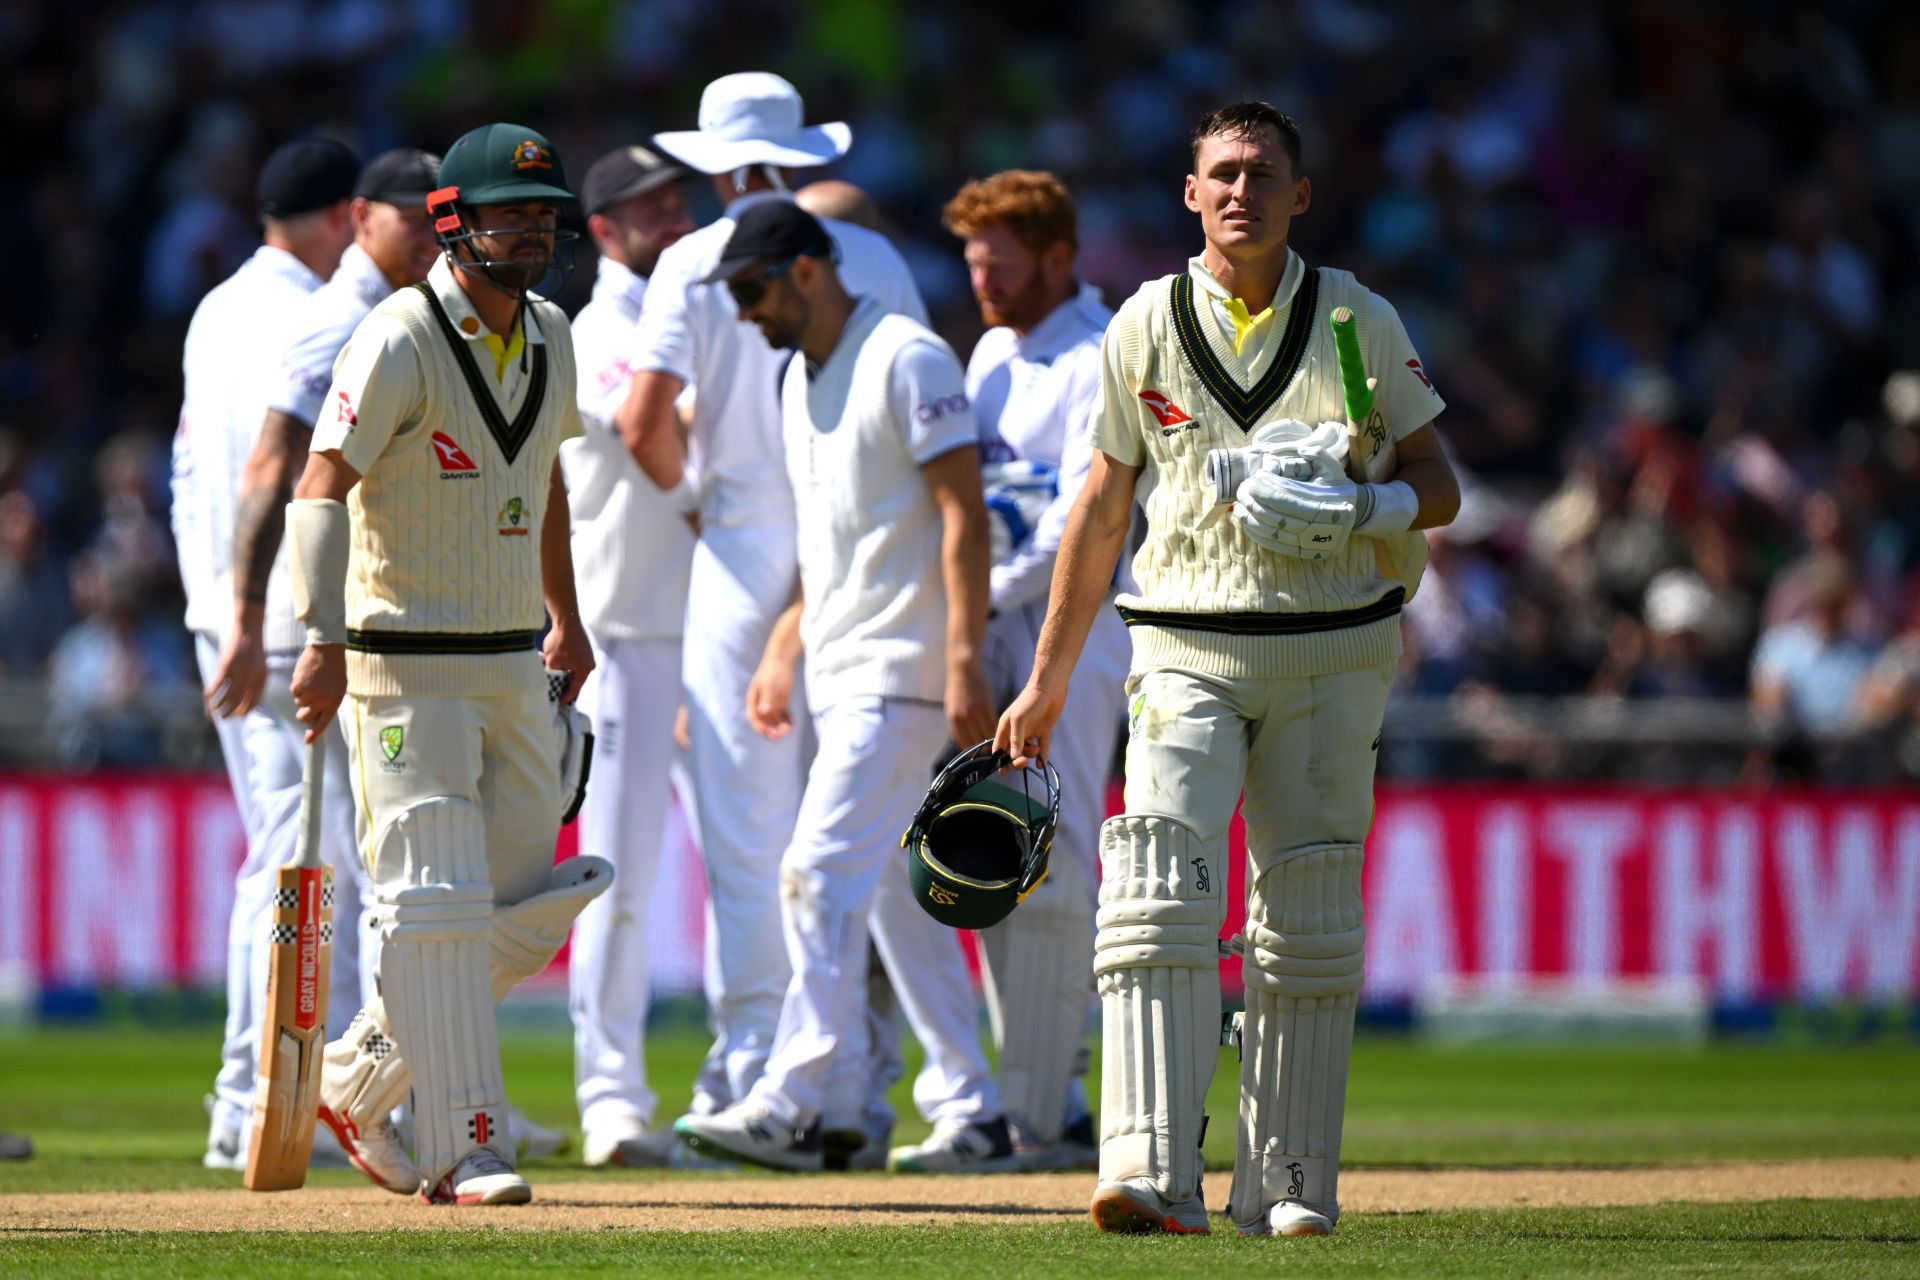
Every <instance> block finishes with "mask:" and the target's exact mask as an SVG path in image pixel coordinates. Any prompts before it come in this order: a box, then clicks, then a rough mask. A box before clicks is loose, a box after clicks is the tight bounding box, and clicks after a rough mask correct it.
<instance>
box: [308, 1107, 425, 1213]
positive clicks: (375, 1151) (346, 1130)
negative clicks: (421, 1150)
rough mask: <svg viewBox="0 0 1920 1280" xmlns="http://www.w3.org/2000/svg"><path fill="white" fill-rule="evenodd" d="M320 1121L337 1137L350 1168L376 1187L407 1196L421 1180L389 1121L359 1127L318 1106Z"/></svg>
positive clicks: (343, 1116) (417, 1169)
mask: <svg viewBox="0 0 1920 1280" xmlns="http://www.w3.org/2000/svg"><path fill="white" fill-rule="evenodd" d="M320 1123H321V1124H323V1125H325V1126H327V1128H328V1130H330V1131H331V1132H332V1134H333V1136H334V1137H335V1138H337V1139H339V1142H340V1149H341V1150H342V1151H345V1152H346V1153H347V1159H348V1160H349V1161H350V1162H352V1164H353V1167H354V1168H356V1169H358V1170H359V1171H360V1172H362V1173H364V1174H366V1175H367V1177H369V1178H371V1179H372V1180H373V1184H374V1185H375V1186H377V1187H381V1188H384V1189H385V1190H388V1191H391V1192H393V1193H394V1194H395V1195H401V1196H410V1195H412V1194H413V1193H414V1192H416V1191H418V1190H419V1189H420V1184H421V1183H422V1182H423V1181H425V1179H423V1178H422V1177H421V1175H420V1169H419V1167H418V1166H417V1165H415V1164H414V1163H413V1157H412V1156H410V1155H408V1154H407V1149H406V1147H405V1146H403V1145H401V1142H400V1131H399V1130H398V1129H397V1128H395V1127H394V1124H393V1122H392V1121H391V1120H382V1121H381V1122H380V1123H379V1124H374V1125H368V1126H367V1127H366V1128H365V1129H362V1128H360V1127H359V1126H357V1125H356V1124H354V1122H353V1121H352V1120H349V1119H348V1118H347V1117H346V1116H345V1115H343V1114H341V1113H339V1112H335V1111H333V1110H331V1109H329V1108H327V1107H324V1106H323V1107H321V1108H320Z"/></svg>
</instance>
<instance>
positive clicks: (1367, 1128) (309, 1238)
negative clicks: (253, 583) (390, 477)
mask: <svg viewBox="0 0 1920 1280" xmlns="http://www.w3.org/2000/svg"><path fill="white" fill-rule="evenodd" d="M217 1048H218V1032H217V1030H216V1029H215V1028H212V1027H208V1028H205V1029H202V1030H196V1031H150V1030H145V1029H136V1028H132V1027H113V1028H108V1029H87V1030H43V1031H35V1032H32V1033H25V1034H5V1035H0V1129H9V1130H15V1131H21V1132H26V1133H28V1134H31V1135H32V1136H33V1138H34V1140H35V1142H36V1143H37V1145H38V1147H39V1153H38V1154H37V1155H36V1157H35V1158H34V1159H33V1160H30V1161H26V1162H21V1163H16V1164H0V1196H5V1195H7V1194H9V1193H14V1194H17V1193H34V1192H86V1191H99V1192H103V1193H109V1194H110V1193H111V1192H113V1191H115V1190H140V1191H152V1190H167V1189H181V1190H191V1189H205V1190H212V1189H231V1188H236V1187H237V1186H238V1184H239V1176H238V1175H237V1174H234V1173H216V1172H209V1171H206V1170H202V1169H201V1168H200V1167H199V1165H198V1157H199V1153H200V1151H201V1148H202V1145H203V1143H204V1140H205V1117H204V1115H203V1113H202V1111H201V1108H200V1097H201V1095H202V1094H203V1093H204V1092H205V1091H206V1089H207V1086H208V1082H209V1080H210V1079H211V1075H212V1069H213V1066H214V1061H215V1057H216V1054H217ZM504 1048H505V1052H506V1066H507V1079H508V1088H509V1091H510V1093H511V1094H512V1096H513V1097H514V1099H515V1100H516V1101H517V1102H518V1103H519V1104H520V1105H521V1106H523V1107H524V1108H525V1109H526V1110H527V1111H528V1112H530V1113H531V1114H532V1115H533V1116H534V1117H535V1118H536V1119H538V1120H541V1121H543V1122H545V1123H548V1124H555V1125H562V1126H569V1127H570V1126H571V1124H572V1122H573V1118H574V1113H573V1107H572V1100H571V1093H572V1061H571V1047H570V1045H569V1044H568V1043H567V1041H566V1040H565V1039H564V1038H561V1037H558V1036H528V1035H524V1034H522V1035H509V1036H507V1038H506V1040H505V1044H504ZM704 1048H705V1043H704V1038H703V1037H702V1036H701V1035H700V1034H699V1033H698V1032H696V1031H694V1030H692V1029H683V1030H675V1031H670V1032H667V1033H665V1034H662V1035H660V1036H657V1037H656V1038H655V1041H654V1043H653V1045H652V1047H651V1052H650V1058H651V1061H652V1064H653V1067H654V1071H655V1075H656V1083H657V1087H659V1089H660V1092H661V1094H662V1102H661V1107H662V1115H663V1116H665V1115H672V1114H674V1113H675V1111H676V1109H677V1108H678V1107H680V1106H681V1105H683V1104H684V1103H685V1101H686V1098H687V1094H688V1089H689V1085H690V1082H691V1080H692V1078H693V1073H694V1071H695V1069H696V1067H697V1065H698V1062H699V1058H700V1055H701V1053H702V1052H703V1050H704ZM1223 1058H1224V1059H1225V1061H1223V1063H1222V1070H1221V1072H1220V1073H1219V1075H1218V1076H1217V1077H1216V1080H1215V1085H1214V1093H1213V1096H1212V1101H1211V1104H1210V1109H1211V1111H1212V1113H1213V1115H1214V1116H1215V1118H1216V1119H1215V1123H1214V1125H1213V1128H1212V1133H1211V1135H1210V1141H1209V1142H1208V1156H1209V1164H1210V1166H1211V1167H1216V1168H1220V1167H1225V1166H1227V1165H1229V1164H1230V1163H1231V1157H1230V1143H1231V1123H1230V1117H1231V1116H1232V1114H1233V1110H1234V1079H1233V1070H1234V1064H1233V1056H1232V1054H1231V1053H1230V1052H1227V1053H1224V1054H1223ZM1096 1070H1097V1067H1096ZM1915 1080H1920V1050H1916V1048H1915V1047H1913V1046H1912V1045H1911V1044H1876V1045H1860V1046H1849V1047H1833V1048H1822V1047H1812V1046H1802V1047H1788V1048H1768V1047H1757V1046H1755V1047H1748V1046H1720V1047H1714V1048H1711V1049H1708V1050H1705V1051H1702V1052H1698V1053H1673V1052H1667V1051H1658V1052H1655V1051H1643V1050H1601V1051H1574V1050H1546V1049H1538V1050H1484V1049H1481V1050H1436V1049H1425V1048H1422V1047H1421V1046H1419V1045H1418V1044H1416V1043H1412V1042H1409V1041H1406V1040H1402V1039H1394V1038H1363V1039H1362V1041H1361V1042H1360V1044H1359V1045H1357V1046H1356V1049H1355V1052H1354V1059H1353V1077H1352V1085H1351V1090H1350V1097H1349V1110H1348V1122H1347V1142H1346V1154H1347V1164H1348V1165H1349V1166H1350V1167H1354V1168H1365V1167H1369V1166H1371V1167H1375V1168H1378V1167H1381V1166H1403V1167H1404V1166H1416V1167H1418V1166H1435V1167H1438V1166H1481V1167H1499V1166H1515V1165H1597V1164H1602V1165H1616V1164H1627V1165H1651V1164H1668V1163H1699V1162H1715V1161H1731V1160H1784V1159H1789V1158H1819V1157H1839V1156H1906V1157H1909V1158H1911V1157H1913V1156H1915V1155H1916V1154H1920V1090H1917V1089H1916V1088H1915V1087H1914V1081H1915ZM896 1102H897V1104H898V1105H899V1107H900V1109H901V1113H902V1115H903V1117H906V1118H905V1119H903V1121H902V1125H901V1129H900V1132H899V1134H898V1135H897V1137H898V1138H899V1139H900V1140H903V1141H906V1140H912V1139H913V1138H915V1137H917V1136H918V1135H920V1134H921V1133H923V1132H924V1131H925V1125H924V1124H922V1123H920V1122H919V1120H918V1118H917V1117H915V1116H914V1115H913V1112H912V1108H911V1106H910V1105H909V1104H908V1103H907V1101H906V1098H905V1086H904V1085H903V1086H902V1088H901V1090H900V1093H899V1096H897V1097H896ZM529 1172H530V1173H531V1174H532V1176H533V1180H534V1183H535V1187H536V1193H537V1189H538V1188H539V1186H540V1185H541V1184H542V1183H543V1182H544V1183H547V1184H550V1185H551V1184H555V1183H557V1182H560V1181H562V1180H563V1179H564V1180H567V1181H572V1182H581V1181H589V1182H593V1183H595V1184H597V1185H608V1183H605V1182H602V1181H601V1180H602V1179H605V1180H609V1181H618V1180H622V1179H634V1178H636V1176H637V1175H634V1174H629V1173H626V1172H624V1171H618V1170H607V1171H590V1170H583V1169H581V1168H580V1167H579V1165H578V1164H577V1163H574V1162H573V1161H571V1160H568V1159H565V1158H562V1159H559V1160H551V1161H543V1162H538V1163H536V1164H534V1165H532V1166H529ZM653 1176H656V1177H657V1176H661V1175H653ZM669 1176H676V1175H669ZM764 1176H765V1177H768V1178H775V1179H777V1178H779V1177H780V1175H764ZM1216 1177H1218V1175H1216ZM311 1181H312V1183H313V1185H316V1186H322V1187H336V1188H360V1187H364V1185H365V1184H364V1182H362V1181H361V1180H360V1178H359V1176H358V1175H357V1174H353V1173H350V1172H344V1171H321V1172H318V1173H316V1174H315V1175H314V1177H313V1178H312V1180H311ZM984 1181H986V1180H983V1183H984ZM794 1185H796V1186H803V1185H804V1183H803V1182H796V1183H795V1184H794ZM885 1185H887V1180H886V1179H885V1178H884V1177H882V1178H879V1179H877V1180H876V1187H877V1188H878V1187H884V1186H885ZM1795 1189H1797V1190H1802V1191H1804V1192H1805V1193H1806V1194H1808V1195H1815V1196H1817V1195H1819V1194H1820V1193H1821V1188H1820V1187H1819V1186H1818V1185H1806V1186H1802V1187H1799V1188H1795ZM1210 1190H1211V1192H1212V1197H1211V1198H1212V1200H1213V1202H1214V1205H1215V1207H1216V1208H1218V1207H1219V1204H1220V1202H1221V1201H1222V1200H1223V1199H1224V1195H1225V1185H1224V1178H1218V1181H1214V1180H1210ZM1771 1193H1772V1192H1771V1189H1770V1188H1769V1190H1768V1191H1767V1192H1765V1194H1771ZM370 1194H371V1193H370ZM1869 1194H1872V1193H1869ZM381 1203H383V1204H387V1203H394V1202H393V1201H391V1199H390V1198H386V1197H382V1198H381ZM423 1212H425V1211H424V1210H423ZM347 1225H351V1224H347ZM423 1225H430V1224H423ZM653 1225H662V1224H661V1223H659V1222H658V1221H657V1220H656V1221H655V1222H654V1223H653ZM1215 1225H1216V1230H1217V1231H1226V1227H1225V1223H1224V1221H1223V1220H1221V1219H1218V1218H1216V1220H1215ZM476 1226H479V1224H477V1223H476ZM1917 1244H1920V1202H1916V1201H1912V1200H1847V1201H1795V1202H1781V1203H1761V1204H1755V1203H1746V1204H1694V1203H1688V1204H1664V1205H1658V1206H1649V1207H1642V1208H1603V1209H1602V1208H1594V1209H1579V1208H1555V1209H1537V1210H1471V1211H1452V1212H1435V1213H1411V1212H1410V1213H1358V1214H1355V1215H1352V1216H1350V1217H1349V1218H1348V1219H1346V1220H1345V1221H1343V1222H1342V1224H1341V1228H1340V1234H1339V1235H1338V1237H1336V1238H1335V1239H1334V1240H1332V1241H1286V1242H1279V1241H1243V1240H1239V1239H1236V1238H1232V1237H1231V1235H1230V1232H1228V1233H1226V1234H1220V1235H1216V1236H1214V1237H1212V1238H1210V1239H1207V1240H1194V1241H1179V1240H1141V1239H1112V1238H1103V1237H1101V1236H1099V1235H1098V1234H1097V1233H1095V1232H1093V1231H1092V1230H1091V1229H1090V1228H1088V1227H1086V1226H1085V1225H1084V1224H1083V1223H1080V1222H1063V1221H1061V1220H1060V1219H1059V1218H1058V1217H1057V1216H1055V1217H1036V1218H1034V1219H1028V1220H1020V1221H1009V1222H1008V1223H1006V1224H1005V1225H1002V1224H1001V1223H999V1222H992V1223H990V1224H988V1225H984V1226H983V1225H979V1224H974V1225H961V1226H945V1225H939V1226H931V1225H929V1226H914V1227H911V1228H909V1227H874V1226H848V1225H845V1224H836V1223H835V1222H834V1220H833V1214H832V1212H831V1211H823V1212H822V1214H821V1215H820V1223H819V1225H818V1226H817V1227H815V1228H812V1229H808V1230H804V1231H798V1230H769V1231H755V1232H742V1231H725V1232H718V1233H716V1232H649V1233H647V1234H644V1235H641V1234H636V1233H629V1232H623V1231H618V1230H611V1231H609V1230H600V1231H592V1232H588V1231H579V1232H547V1231H524V1232H500V1231H495V1230H491V1229H488V1228H486V1227H484V1226H479V1229H477V1230H475V1229H468V1230H459V1231H441V1230H437V1229H428V1230H423V1231H408V1232H405V1233H378V1234H368V1233H365V1232H364V1230H363V1231H362V1232H361V1233H360V1234H353V1233H348V1234H326V1235H319V1234H303V1233H298V1232H292V1233H290V1232H273V1233H264V1232H262V1233H244V1234H242V1233H227V1232H223V1233H220V1234H204V1233H197V1232H162V1231H154V1232H138V1233H135V1232H127V1231H100V1232H93V1231H87V1230H82V1231H80V1232H78V1233H50V1232H47V1231H43V1230H41V1229H38V1228H33V1227H13V1228H6V1229H0V1274H5V1275H7V1276H9V1277H11V1276H15V1275H40V1274H48V1275H51V1274H70V1273H75V1272H85V1273H87V1274H89V1275H95V1276H99V1275H121V1274H138V1275H196V1276H197V1275H239V1274H257V1273H259V1272H260V1271H262V1270H267V1271H274V1272H314V1273H319V1272H322V1271H325V1272H326V1273H327V1274H331V1275H340V1274H355V1273H359V1272H362V1271H364V1272H365V1273H368V1274H380V1275H395V1274H419V1275H442V1274H445V1275H460V1276H471V1275H472V1274H474V1272H475V1270H476V1267H477V1266H479V1265H482V1264H484V1265H485V1266H486V1267H487V1268H489V1269H506V1268H511V1269H512V1270H513V1271H545V1272H550V1273H554V1274H571V1273H580V1272H589V1271H599V1270H615V1269H618V1270H621V1271H641V1272H653V1271H666V1270H672V1271H674V1272H676V1273H678V1274H681V1275H705V1274H718V1273H723V1272H724V1273H738V1272H742V1271H751V1272H763V1271H765V1272H780V1273H791V1274H801V1275H815V1274H818V1275H831V1276H833V1277H835V1278H836V1280H841V1278H844V1280H855V1278H857V1277H862V1276H867V1275H880V1274H885V1275H890V1276H891V1275H900V1274H942V1275H956V1276H968V1277H971V1276H974V1275H977V1274H978V1273H980V1272H981V1271H983V1270H987V1269H991V1270H993V1271H994V1272H996V1273H1004V1274H1006V1275H1009V1276H1013V1275H1053V1274H1066V1273H1080V1274H1087V1273H1090V1272H1095V1271H1096V1269H1098V1270H1099V1271H1107V1272H1114V1271H1122V1270H1124V1271H1126V1272H1128V1273H1138V1274H1154V1275H1159V1274H1166V1275H1179V1274H1186V1273H1188V1272H1190V1271H1191V1272H1195V1273H1197V1272H1199V1271H1200V1270H1201V1269H1203V1268H1204V1269H1207V1270H1214V1269H1217V1268H1219V1267H1221V1266H1222V1265H1227V1266H1231V1265H1233V1263H1234V1262H1235V1261H1237V1259H1238V1254H1239V1251H1244V1250H1271V1249H1275V1248H1283V1249H1286V1250H1287V1264H1286V1265H1287V1266H1288V1267H1289V1269H1290V1270H1293V1271H1296V1272H1300V1273H1302V1274H1316V1273H1337V1274H1340V1275H1349V1274H1351V1275H1491V1276H1503V1275H1580V1276H1586V1275H1643V1274H1648V1273H1653V1272H1668V1273H1698V1272H1703V1271H1710V1272H1713V1273H1715V1274H1729V1275H1760V1274H1766V1275H1769V1276H1774V1275H1782V1274H1785V1275H1835V1276H1858V1275H1899V1274H1909V1275H1911V1274H1920V1263H1916V1262H1915V1261H1914V1259H1915V1258H1916V1257H1920V1252H1917V1251H1916V1250H1915V1247H1914V1246H1915V1245H1917ZM1223 1250H1226V1251H1232V1252H1234V1253H1235V1255H1236V1256H1235V1257H1234V1258H1227V1257H1223V1256H1222V1252H1221V1251H1223ZM1263 1256H1264V1255H1263ZM343 1264H344V1265H343Z"/></svg>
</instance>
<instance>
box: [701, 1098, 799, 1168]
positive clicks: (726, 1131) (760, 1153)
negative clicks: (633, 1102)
mask: <svg viewBox="0 0 1920 1280" xmlns="http://www.w3.org/2000/svg"><path fill="white" fill-rule="evenodd" d="M673 1131H674V1132H675V1133H677V1134H679V1135H680V1141H682V1142H684V1143H686V1144H687V1145H688V1146H689V1147H692V1148H693V1150H694V1153H695V1154H696V1155H702V1156H706V1157H708V1158H710V1159H714V1160H739V1161H742V1162H744V1163H746V1164H757V1165H760V1166H761V1167H763V1168H767V1169H784V1170H787V1171H789V1172H792V1173H818V1172H819V1171H820V1170H821V1168H822V1167H824V1166H823V1164H822V1160H821V1156H820V1122H819V1121H818V1120H816V1121H814V1122H813V1123H812V1124H810V1125H808V1126H807V1127H806V1128H805V1129H796V1128H794V1127H793V1126H792V1125H791V1124H787V1123H786V1122H784V1121H782V1120H781V1119H780V1118H779V1117H777V1116H775V1115H774V1114H773V1113H772V1112H770V1111H768V1110H767V1109H766V1108H765V1107H763V1106H761V1105H760V1104H759V1103H757V1102H736V1103H734V1104H733V1105H732V1106H730V1107H728V1108H727V1109H726V1110H725V1111H721V1112H719V1113H717V1114H715V1115H710V1116H681V1117H680V1118H679V1119H678V1120H676V1121H674V1122H673Z"/></svg>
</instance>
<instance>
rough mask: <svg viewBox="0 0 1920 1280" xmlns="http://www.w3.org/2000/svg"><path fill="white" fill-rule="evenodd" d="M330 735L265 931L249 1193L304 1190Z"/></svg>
mask: <svg viewBox="0 0 1920 1280" xmlns="http://www.w3.org/2000/svg"><path fill="white" fill-rule="evenodd" d="M326 765H327V747H326V740H325V736H324V735H320V736H317V737H316V738H315V740H314V741H312V742H309V743H308V744H307V761H306V769H305V772H304V773H303V774H302V775H301V778H300V843H299V845H298V852H297V854H296V856H295V857H294V860H293V865H292V866H290V867H283V868H281V869H280V871H279V873H278V875H277V877H276V880H275V884H274V893H273V913H272V920H271V922H270V923H269V924H268V926H267V929H268V934H267V936H268V947H269V953H268V959H267V1013H266V1019H265V1021H264V1023H263V1024H262V1026H261V1028H260V1053H259V1066H258V1071H259V1074H258V1076H257V1077H256V1078H255V1080H254V1087H253V1132H252V1135H251V1141H250V1142H249V1144H248V1147H247V1172H246V1175H245V1179H244V1181H245V1183H246V1186H247V1189H248V1190H249V1191H291V1190H293V1189H294V1188H295V1187H299V1186H303V1185H305V1183H306V1181H307V1159H308V1157H309V1156H311V1155H312V1154H313V1124H314V1117H315V1114H316V1113H317V1111H318V1110H319V1106H320V1051H321V1049H322V1048H323V1047H324V1046H325V1044H326V1040H327V968H328V961H329V959H330V958H331V956H332V953H333V872H332V871H331V870H329V869H328V868H326V867H323V866H322V865H321V864H320V791H321V786H322V783H323V782H324V781H325V775H326Z"/></svg>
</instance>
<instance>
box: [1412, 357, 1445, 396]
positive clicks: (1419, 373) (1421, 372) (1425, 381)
mask: <svg viewBox="0 0 1920 1280" xmlns="http://www.w3.org/2000/svg"><path fill="white" fill-rule="evenodd" d="M1407 369H1408V370H1409V371H1410V372H1411V373H1412V374H1413V376H1414V377H1416V378H1418V379H1420V385H1421V386H1423V387H1425V388H1426V389H1427V390H1429V391H1433V379H1432V378H1429V377H1428V376H1427V371H1426V370H1425V369H1422V368H1421V367H1420V358H1419V357H1418V356H1415V357H1414V358H1413V359H1411V360H1409V361H1407ZM1433 393H1434V394H1435V395H1439V394H1440V393H1439V392H1438V391H1433Z"/></svg>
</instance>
